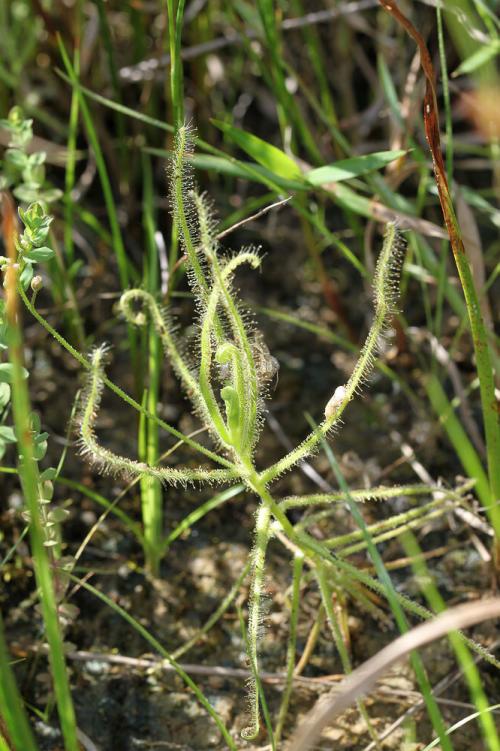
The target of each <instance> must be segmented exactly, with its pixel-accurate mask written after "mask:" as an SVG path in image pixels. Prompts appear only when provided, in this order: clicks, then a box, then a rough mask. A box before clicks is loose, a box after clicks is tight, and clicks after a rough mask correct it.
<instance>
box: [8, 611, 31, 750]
mask: <svg viewBox="0 0 500 751" xmlns="http://www.w3.org/2000/svg"><path fill="white" fill-rule="evenodd" d="M9 663H10V655H9V650H8V648H7V643H6V641H5V634H4V628H3V621H2V614H1V613H0V708H1V709H0V715H1V717H2V718H3V720H4V722H5V724H6V726H7V730H8V731H9V734H10V737H11V739H12V742H13V743H14V746H15V749H16V751H38V750H37V745H36V743H35V739H34V737H33V734H32V732H31V728H30V726H29V722H28V718H27V716H26V712H25V710H24V705H23V700H22V698H21V695H20V693H19V690H18V688H17V685H16V681H15V678H14V675H13V673H12V670H11V667H10V664H9ZM0 739H1V733H0ZM3 742H4V744H5V745H4V748H5V749H6V751H10V747H9V746H8V745H7V742H6V741H5V739H3ZM0 748H1V745H0Z"/></svg>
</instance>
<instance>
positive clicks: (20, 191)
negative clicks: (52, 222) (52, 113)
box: [0, 107, 62, 203]
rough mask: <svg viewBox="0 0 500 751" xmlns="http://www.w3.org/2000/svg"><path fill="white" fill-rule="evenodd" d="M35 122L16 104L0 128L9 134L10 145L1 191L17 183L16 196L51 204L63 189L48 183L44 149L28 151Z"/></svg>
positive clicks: (0, 176) (2, 168)
mask: <svg viewBox="0 0 500 751" xmlns="http://www.w3.org/2000/svg"><path fill="white" fill-rule="evenodd" d="M32 124H33V121H32V120H28V119H25V117H24V114H23V111H22V110H21V108H20V107H13V108H12V109H11V111H10V112H9V115H8V117H7V119H5V120H0V127H2V128H5V130H7V131H9V133H10V141H9V148H8V149H7V151H6V152H5V155H4V159H3V162H2V163H1V164H0V190H5V189H6V188H10V187H12V186H15V187H14V189H13V193H14V196H15V197H16V198H18V199H19V200H20V201H24V202H26V203H29V202H30V201H43V202H44V203H52V202H53V201H57V200H58V198H60V197H61V195H62V192H61V191H60V190H57V189H56V188H51V187H49V186H47V185H46V183H45V159H46V154H45V152H44V151H35V152H33V153H31V154H28V151H27V147H28V145H29V143H30V142H31V140H32V138H33V131H32V128H31V126H32Z"/></svg>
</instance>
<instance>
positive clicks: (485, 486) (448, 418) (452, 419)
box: [425, 374, 491, 508]
mask: <svg viewBox="0 0 500 751" xmlns="http://www.w3.org/2000/svg"><path fill="white" fill-rule="evenodd" d="M425 387H426V390H427V394H428V396H429V400H430V402H431V404H432V406H433V408H434V411H435V413H436V415H438V417H439V421H440V423H441V424H442V426H443V427H444V429H445V431H446V434H447V436H448V438H449V439H450V441H451V443H452V445H453V448H454V449H455V451H456V454H457V456H458V458H459V459H460V461H461V463H462V466H463V468H464V469H465V471H466V472H467V475H468V476H469V477H471V478H472V479H475V480H476V490H477V494H478V497H479V500H480V501H481V503H482V504H483V505H484V506H485V507H486V508H489V505H490V498H491V495H490V487H489V482H488V478H487V476H486V473H485V471H484V469H483V465H482V463H481V460H480V458H479V456H478V455H477V452H476V450H475V448H474V446H473V445H472V443H471V442H470V440H469V438H468V436H467V434H466V432H465V430H464V429H463V427H462V425H461V423H460V420H459V419H458V417H457V416H456V414H455V411H454V409H453V406H452V405H451V404H450V402H449V401H448V398H447V396H446V394H445V392H444V390H443V387H442V386H441V383H440V381H439V379H438V377H437V375H436V374H432V375H431V376H429V378H428V379H427V381H426V383H425Z"/></svg>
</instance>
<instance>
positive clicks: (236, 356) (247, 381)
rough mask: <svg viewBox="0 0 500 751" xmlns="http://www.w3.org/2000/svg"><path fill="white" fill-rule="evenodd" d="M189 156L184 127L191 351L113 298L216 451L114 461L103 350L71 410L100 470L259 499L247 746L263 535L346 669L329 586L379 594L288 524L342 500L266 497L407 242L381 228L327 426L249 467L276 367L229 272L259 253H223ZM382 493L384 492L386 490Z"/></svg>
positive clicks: (377, 338) (138, 303)
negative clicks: (290, 571)
mask: <svg viewBox="0 0 500 751" xmlns="http://www.w3.org/2000/svg"><path fill="white" fill-rule="evenodd" d="M191 153H192V133H191V132H190V128H189V127H186V126H184V127H181V128H180V129H179V131H178V133H177V136H176V143H175V152H174V157H173V159H172V163H171V174H170V182H171V186H170V195H171V202H172V210H173V215H174V219H175V222H176V226H177V227H178V228H179V233H180V237H181V242H182V247H183V250H184V253H185V258H186V264H187V269H188V280H189V284H190V287H191V290H192V292H193V294H194V297H195V299H196V305H197V316H198V329H197V330H198V341H197V345H196V350H195V352H194V353H193V352H191V353H189V355H188V354H186V352H184V350H183V347H182V346H181V344H180V337H179V336H178V334H177V333H176V325H175V322H174V321H173V320H172V319H171V317H170V315H169V313H168V311H166V310H164V309H162V307H161V306H160V305H159V303H158V302H157V300H156V299H155V297H154V296H153V295H152V294H150V293H149V292H147V291H146V290H144V289H130V290H128V291H126V292H125V293H124V294H123V295H122V297H121V300H120V307H121V310H122V312H123V315H124V316H125V318H126V320H127V322H128V323H129V324H131V325H134V326H144V325H146V324H147V323H148V321H149V322H150V323H151V324H152V326H153V327H154V329H155V330H156V332H157V334H158V336H159V338H160V339H161V342H162V345H163V349H164V352H165V356H166V358H167V359H168V360H169V362H170V363H171V364H172V366H173V368H174V370H175V372H176V374H177V376H178V378H179V380H180V382H181V384H182V387H183V389H184V391H185V394H186V396H187V398H188V399H189V401H190V402H191V404H192V408H193V411H194V412H195V413H196V414H197V415H198V416H199V418H200V420H201V421H202V423H203V425H204V426H206V427H207V429H208V430H209V432H210V434H211V436H212V439H213V441H214V450H213V451H210V450H207V449H204V448H203V447H199V448H200V449H201V451H202V452H203V454H204V459H210V460H211V461H212V462H213V464H214V465H216V466H213V467H207V466H206V464H203V465H200V466H198V467H197V468H194V469H193V468H180V467H162V466H158V465H150V464H147V463H145V462H140V461H135V460H133V459H130V458H126V457H124V456H119V455H117V454H115V453H113V452H111V451H110V450H109V449H107V448H105V447H104V446H102V445H101V444H100V442H99V440H98V438H97V436H96V433H95V421H96V417H97V415H98V412H99V406H100V400H101V394H102V391H103V388H104V385H105V372H104V368H105V364H106V346H105V345H102V346H99V347H98V348H97V349H95V350H94V352H93V353H92V356H91V365H92V367H91V371H90V376H89V379H88V383H87V386H86V389H85V391H84V394H83V396H82V398H81V403H80V409H79V419H78V422H79V434H80V442H81V447H82V451H83V453H84V454H85V455H86V456H88V457H89V459H90V460H91V461H92V462H94V463H95V464H96V465H97V466H98V467H99V468H100V469H101V470H103V471H105V472H110V473H114V474H119V473H125V474H126V475H128V476H132V477H134V476H135V477H141V478H142V477H147V476H150V477H153V478H156V479H158V480H160V481H161V482H162V483H165V484H181V485H187V484H191V483H209V484H212V483H230V482H236V481H239V482H243V483H244V485H245V486H246V487H247V488H248V490H249V491H251V492H252V493H253V494H255V496H257V498H258V499H259V505H258V509H257V512H256V514H255V529H254V545H253V550H252V552H251V577H252V579H251V591H250V601H249V605H248V624H247V629H248V633H247V644H248V657H249V663H250V668H251V673H252V675H253V679H252V680H251V685H250V691H249V694H250V709H251V723H250V725H249V727H248V728H247V729H246V730H245V731H244V733H243V735H244V737H246V738H247V739H254V738H256V737H257V735H258V733H259V698H261V697H260V696H259V695H260V693H261V692H260V684H259V680H258V674H259V638H260V633H261V626H262V620H263V615H262V612H263V606H262V601H263V597H264V595H265V571H266V550H267V547H268V544H269V541H270V539H271V538H272V537H273V536H274V535H278V536H279V537H280V539H281V540H282V541H283V542H284V544H285V545H286V546H287V547H289V548H290V549H291V550H292V551H293V553H294V555H295V560H296V565H297V566H299V567H301V566H302V563H303V561H304V560H306V561H307V562H308V564H309V565H310V566H311V568H312V570H313V572H314V575H315V577H316V579H317V582H318V585H319V589H320V592H321V596H322V599H323V604H324V607H325V611H326V613H327V615H328V619H329V624H330V627H331V630H332V633H333V637H334V640H335V643H336V646H337V649H338V650H339V653H340V656H341V659H342V663H343V667H344V669H345V670H346V672H349V671H350V658H349V655H348V650H347V648H346V646H345V644H344V642H343V637H342V634H341V631H340V628H339V625H338V623H337V620H336V618H335V615H334V613H333V610H332V603H331V594H332V588H333V587H338V586H339V585H340V582H341V581H343V583H344V585H345V584H346V582H348V581H349V580H351V581H352V580H354V579H356V580H359V579H360V578H361V580H362V581H363V582H364V584H365V585H366V584H367V585H368V586H373V587H375V588H376V589H378V590H379V591H380V589H381V588H380V584H378V583H377V582H376V581H375V580H373V579H371V578H370V577H369V576H368V575H363V574H360V573H359V572H358V571H357V570H356V569H355V568H354V567H353V566H351V565H350V564H348V563H347V562H346V561H345V560H341V559H338V558H336V557H335V556H334V555H333V554H332V552H331V549H330V548H329V546H328V545H323V544H321V543H319V542H318V541H317V540H316V539H314V538H313V537H312V536H311V535H310V534H309V533H308V532H307V531H306V529H304V528H298V527H296V526H294V525H293V524H292V523H291V522H290V520H289V518H288V516H287V510H288V509H290V508H292V507H294V506H299V507H306V506H307V507H313V506H316V505H318V506H322V505H325V504H328V503H332V502H334V501H335V500H337V501H338V500H339V496H336V497H335V496H327V495H326V496H325V495H315V496H310V497H308V496H303V497H300V498H285V499H279V498H276V497H275V495H274V494H273V490H272V485H273V482H274V481H275V480H276V478H278V477H279V476H280V475H282V474H283V473H285V472H287V471H289V470H291V469H292V468H293V467H295V466H296V465H297V464H298V463H299V462H301V461H302V460H303V459H305V458H306V457H307V456H309V455H311V454H312V453H313V452H315V451H317V450H318V449H319V447H320V446H321V443H322V441H324V439H325V437H327V436H330V435H331V434H332V433H333V432H334V431H335V430H336V429H337V428H338V427H339V425H340V422H341V418H342V416H343V414H344V411H345V410H346V408H347V406H348V404H349V402H350V401H351V400H352V399H353V398H354V397H355V395H356V394H357V393H358V392H359V390H360V388H361V387H362V385H363V383H364V382H365V381H366V379H367V377H368V375H369V373H370V371H371V369H372V367H373V365H374V361H375V358H376V356H377V352H378V350H379V347H380V344H381V341H382V339H383V336H384V333H385V332H386V331H387V328H388V326H389V325H390V321H391V317H392V316H393V315H394V314H395V312H396V301H397V294H398V280H399V274H400V268H401V263H402V257H403V247H404V244H403V242H402V240H401V237H400V236H399V235H398V232H397V229H396V227H395V225H394V224H388V225H387V227H386V232H385V237H384V241H383V245H382V250H381V252H380V255H379V259H378V263H377V267H376V271H375V275H374V279H373V288H374V315H373V323H372V326H371V328H370V331H369V333H368V336H367V338H366V341H365V344H364V346H363V347H362V349H361V352H360V355H359V358H358V361H357V363H356V365H355V367H354V369H353V371H352V374H351V377H350V378H349V380H348V381H347V383H346V384H345V385H344V386H340V387H337V388H336V389H335V391H334V393H333V395H332V397H331V399H330V400H329V401H328V403H327V405H326V407H325V410H324V419H323V421H322V422H321V424H320V425H319V426H317V427H315V428H314V429H313V430H312V432H311V433H310V434H309V436H308V437H307V438H306V439H305V440H303V441H302V443H300V445H298V446H297V447H296V448H294V449H293V450H292V451H290V452H289V453H288V454H286V455H285V456H284V457H282V458H281V459H280V460H279V461H278V462H276V463H275V464H273V465H272V466H269V467H265V468H264V469H260V468H258V467H257V466H256V464H255V449H256V446H257V444H258V440H259V436H260V432H261V429H262V426H263V422H264V417H265V402H266V398H268V395H269V394H268V392H269V383H270V381H271V380H272V379H273V377H274V375H275V372H276V361H275V359H274V357H273V356H272V354H271V353H270V352H269V350H268V348H267V346H266V344H265V342H264V338H263V336H262V334H261V332H260V331H259V330H258V328H257V326H256V324H255V322H254V320H253V318H252V316H251V315H249V313H248V312H247V311H246V310H245V309H244V307H243V304H242V302H241V301H240V299H239V297H238V291H237V288H236V286H235V283H234V277H235V274H236V272H237V271H238V269H239V268H240V267H241V266H243V265H249V266H250V267H251V268H252V269H254V270H255V271H258V270H259V269H260V268H261V266H262V258H261V256H260V255H259V253H258V251H257V250H256V249H254V248H247V249H243V250H241V251H240V252H239V253H236V254H233V255H230V254H227V253H226V252H225V251H223V250H221V249H220V247H219V242H218V240H217V236H216V235H217V232H216V222H215V219H214V216H213V214H212V211H211V207H210V204H209V202H208V200H207V198H206V196H204V195H200V194H199V193H198V192H197V190H196V187H195V185H194V183H193V179H192V175H191V170H190V166H189V157H190V156H191ZM387 493H388V491H387V489H385V492H383V493H382V495H385V494H387ZM401 600H402V601H403V604H404V605H405V606H406V607H408V608H409V609H411V610H413V611H415V612H419V614H420V615H422V614H423V615H424V616H425V615H427V613H426V612H425V611H424V610H423V609H422V608H418V607H417V606H416V605H415V606H414V605H411V603H409V601H407V600H405V598H401ZM363 713H364V710H363Z"/></svg>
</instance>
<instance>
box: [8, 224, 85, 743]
mask: <svg viewBox="0 0 500 751" xmlns="http://www.w3.org/2000/svg"><path fill="white" fill-rule="evenodd" d="M12 241H13V238H12ZM12 255H14V254H13V253H12ZM16 282H17V280H16V271H15V269H13V268H12V269H9V273H8V275H7V280H6V286H7V318H8V324H9V332H8V340H9V359H10V362H11V364H12V368H13V379H12V408H13V416H14V425H15V428H16V434H17V437H18V444H19V450H20V453H21V454H22V461H21V462H20V463H19V477H20V480H21V485H22V489H23V494H24V500H25V504H26V509H27V510H28V511H29V514H30V539H31V550H32V555H33V565H34V569H35V577H36V582H37V586H38V589H39V597H40V604H41V608H42V615H43V620H44V625H45V631H46V635H47V641H48V643H49V659H50V665H51V671H52V679H53V683H54V691H55V695H56V701H57V708H58V712H59V720H60V723H61V730H62V734H63V738H64V746H65V749H66V751H79V744H78V740H77V735H76V718H75V711H74V708H73V701H72V698H71V691H70V685H69V676H68V672H67V669H66V662H65V658H64V645H63V639H62V634H61V629H60V626H59V619H58V616H57V601H56V596H55V592H54V584H53V580H52V570H51V566H50V562H49V557H48V553H47V548H46V547H45V545H44V541H45V537H44V532H43V529H42V522H41V518H40V509H39V485H40V476H39V472H38V464H37V462H36V461H35V459H34V445H33V437H32V433H31V431H29V430H27V429H26V426H27V425H29V424H30V417H29V416H30V412H31V409H30V400H29V394H28V389H27V385H26V380H25V378H24V368H23V366H22V335H21V331H20V329H19V324H18V317H17V315H16V309H17V299H18V298H17V290H16Z"/></svg>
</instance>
